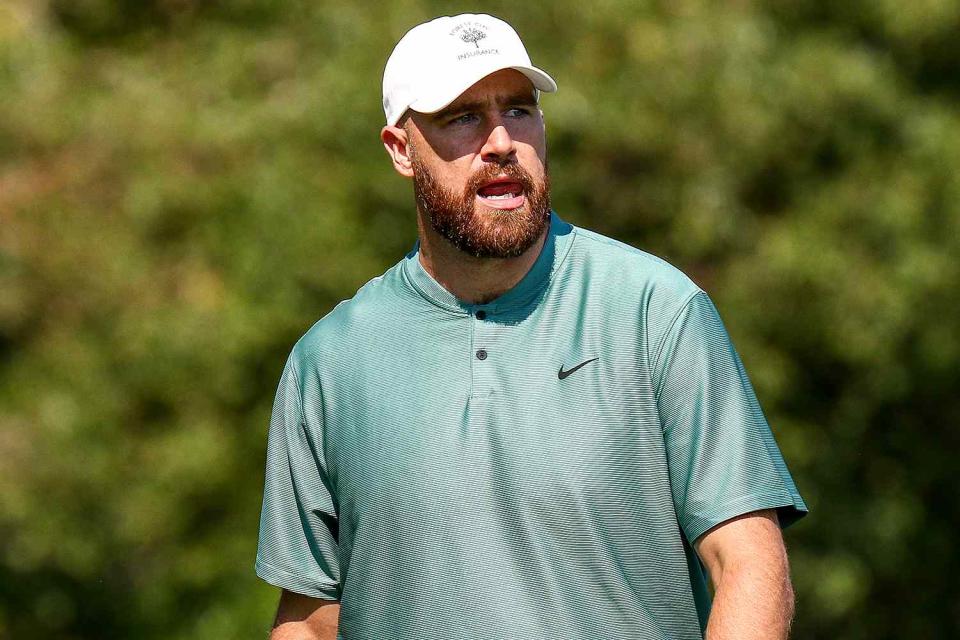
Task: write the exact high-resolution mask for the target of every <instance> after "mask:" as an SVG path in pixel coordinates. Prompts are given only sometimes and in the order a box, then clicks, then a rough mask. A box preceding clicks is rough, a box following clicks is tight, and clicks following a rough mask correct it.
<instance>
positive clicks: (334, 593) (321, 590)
mask: <svg viewBox="0 0 960 640" xmlns="http://www.w3.org/2000/svg"><path fill="white" fill-rule="evenodd" d="M256 572H257V576H259V577H260V579H261V580H263V581H264V582H267V583H269V584H272V585H273V586H275V587H280V588H281V589H286V590H287V591H293V592H294V593H299V594H301V595H305V596H310V597H311V598H320V599H321V600H336V601H339V600H340V585H339V584H337V583H335V582H321V581H318V580H316V579H313V578H309V577H307V576H302V575H297V574H294V573H290V572H289V571H285V570H283V569H279V568H277V567H274V566H272V565H269V564H267V563H266V562H263V561H262V560H260V559H259V558H257V563H256Z"/></svg>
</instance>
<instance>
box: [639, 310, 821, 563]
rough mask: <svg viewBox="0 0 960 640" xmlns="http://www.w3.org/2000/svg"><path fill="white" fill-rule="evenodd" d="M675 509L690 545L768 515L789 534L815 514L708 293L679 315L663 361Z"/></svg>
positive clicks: (660, 371)
mask: <svg viewBox="0 0 960 640" xmlns="http://www.w3.org/2000/svg"><path fill="white" fill-rule="evenodd" d="M654 380H655V382H656V384H657V406H658V411H659V414H660V420H661V425H662V427H663V435H664V440H665V443H666V452H667V463H668V466H669V471H670V484H671V490H672V492H673V501H674V504H675V507H676V511H677V517H678V518H679V520H680V526H681V527H682V528H683V531H684V534H685V535H686V537H687V540H688V541H689V542H690V543H691V544H693V542H694V541H695V540H696V539H697V538H699V537H700V536H701V535H703V534H704V533H705V532H706V531H707V530H708V529H710V528H711V527H713V526H715V525H717V524H720V523H721V522H723V521H725V520H729V519H730V518H733V517H735V516H738V515H742V514H744V513H749V512H751V511H757V510H760V509H771V508H775V509H777V512H778V513H777V515H778V517H779V520H780V524H781V526H783V527H786V526H788V525H790V524H792V523H793V522H795V521H796V520H797V519H799V518H800V517H802V516H803V515H804V514H806V512H807V507H806V505H805V504H804V502H803V499H802V498H801V497H800V494H799V492H798V491H797V488H796V486H795V485H794V482H793V479H792V478H791V477H790V472H789V471H788V470H787V466H786V464H785V463H784V461H783V457H782V455H781V453H780V449H779V448H778V447H777V443H776V441H775V440H774V438H773V434H772V433H771V431H770V427H769V426H768V425H767V421H766V419H765V418H764V416H763V412H762V411H761V409H760V405H759V403H758V402H757V398H756V395H755V394H754V391H753V387H752V386H751V385H750V381H749V379H748V378H747V374H746V371H745V370H744V368H743V364H742V363H741V361H740V357H739V356H738V355H737V352H736V351H735V350H734V348H733V345H732V344H731V342H730V338H729V336H728V335H727V331H726V329H725V328H724V326H723V322H722V321H721V320H720V316H719V315H718V313H717V310H716V308H715V307H714V305H713V303H712V302H711V301H710V298H709V297H707V295H706V294H705V293H703V292H702V291H701V292H698V293H696V294H695V295H693V296H692V297H691V298H690V299H689V300H688V302H687V304H686V305H685V307H684V308H683V310H682V311H681V312H680V313H679V314H678V315H677V317H676V318H675V320H674V323H673V326H672V327H671V329H670V331H669V332H668V334H667V335H666V337H665V339H664V341H663V345H662V346H661V348H660V350H659V353H658V354H657V356H656V359H655V365H654Z"/></svg>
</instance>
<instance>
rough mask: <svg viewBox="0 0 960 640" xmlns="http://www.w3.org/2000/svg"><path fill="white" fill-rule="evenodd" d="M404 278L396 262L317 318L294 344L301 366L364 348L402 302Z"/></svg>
mask: <svg viewBox="0 0 960 640" xmlns="http://www.w3.org/2000/svg"><path fill="white" fill-rule="evenodd" d="M401 279H402V276H401V274H400V265H399V264H397V265H394V266H393V267H391V268H390V269H389V270H387V271H386V272H385V273H384V274H382V275H379V276H377V277H375V278H373V279H371V280H369V281H368V282H367V283H366V284H364V285H363V286H362V287H360V289H358V290H357V292H356V293H355V294H354V295H353V296H352V297H351V298H348V299H346V300H343V301H341V302H340V303H338V304H337V305H336V306H335V307H334V308H333V309H331V310H330V311H329V312H328V313H327V314H326V315H324V316H323V317H322V318H320V319H319V320H317V322H315V323H314V324H313V326H311V327H310V329H308V330H307V332H306V333H304V334H303V336H302V337H301V338H300V339H299V340H298V341H297V343H296V344H295V345H294V347H293V353H292V357H293V360H294V363H295V364H296V365H298V368H299V369H301V370H303V369H308V368H310V367H309V364H310V363H315V362H317V361H318V360H320V361H323V360H327V359H328V358H329V357H331V356H335V355H337V354H341V353H344V352H347V353H349V352H351V351H355V350H356V349H359V348H361V347H362V346H363V341H364V340H365V338H366V337H369V336H370V335H371V332H372V331H378V330H380V329H381V328H382V327H380V325H382V324H384V323H385V322H387V321H388V319H389V317H390V316H391V314H392V313H393V312H395V311H396V309H397V305H398V304H401V303H402V297H403V295H402V286H401V282H400V280H401Z"/></svg>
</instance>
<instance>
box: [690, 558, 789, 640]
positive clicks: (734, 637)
mask: <svg viewBox="0 0 960 640" xmlns="http://www.w3.org/2000/svg"><path fill="white" fill-rule="evenodd" d="M715 587H716V595H715V597H714V600H713V607H712V609H711V611H710V620H709V623H708V624H707V636H706V638H707V640H785V639H786V638H787V636H788V634H789V632H790V621H791V620H792V618H793V587H792V586H791V584H790V573H789V569H788V567H787V563H786V558H785V557H784V559H783V562H782V563H779V562H778V563H773V564H758V563H748V564H739V563H738V564H733V565H732V566H725V567H724V568H723V571H722V574H721V575H720V576H719V579H718V580H716V581H715Z"/></svg>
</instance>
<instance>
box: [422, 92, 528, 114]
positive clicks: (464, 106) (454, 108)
mask: <svg viewBox="0 0 960 640" xmlns="http://www.w3.org/2000/svg"><path fill="white" fill-rule="evenodd" d="M492 104H496V105H498V106H507V105H517V106H521V107H535V106H536V105H537V100H536V99H535V98H534V97H533V93H532V92H529V93H528V92H526V91H521V92H518V93H513V94H510V95H507V96H496V97H494V98H492V99H487V100H471V101H470V102H460V103H454V104H452V105H450V106H447V107H444V108H443V109H441V110H440V111H437V112H436V113H434V114H433V115H432V119H434V120H443V119H444V118H447V117H449V116H452V115H454V114H457V113H466V112H468V111H480V110H483V109H485V108H487V107H489V106H490V105H492Z"/></svg>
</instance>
